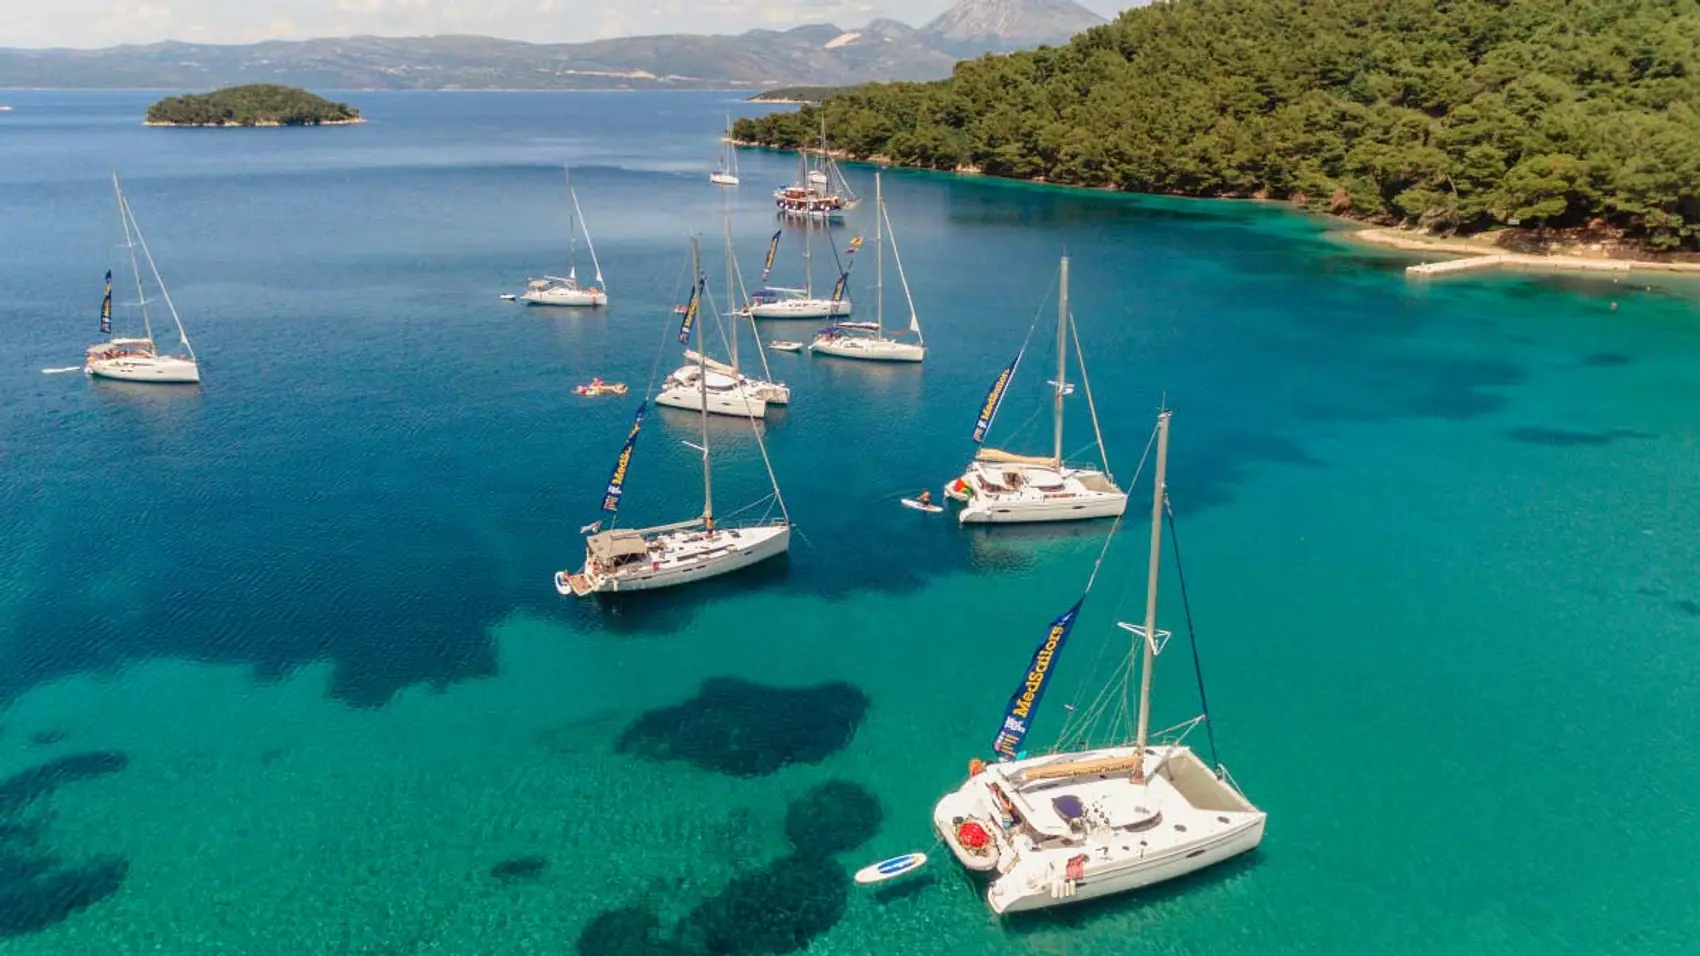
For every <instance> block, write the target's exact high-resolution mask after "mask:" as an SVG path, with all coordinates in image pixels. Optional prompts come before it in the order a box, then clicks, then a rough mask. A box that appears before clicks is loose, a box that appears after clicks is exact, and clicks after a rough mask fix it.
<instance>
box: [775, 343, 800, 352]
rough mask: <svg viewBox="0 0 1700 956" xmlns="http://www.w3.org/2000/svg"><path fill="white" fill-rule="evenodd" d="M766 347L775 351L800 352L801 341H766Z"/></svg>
mask: <svg viewBox="0 0 1700 956" xmlns="http://www.w3.org/2000/svg"><path fill="white" fill-rule="evenodd" d="M767 347H768V348H770V349H772V350H774V351H775V352H801V351H802V350H803V343H801V342H769V343H767Z"/></svg>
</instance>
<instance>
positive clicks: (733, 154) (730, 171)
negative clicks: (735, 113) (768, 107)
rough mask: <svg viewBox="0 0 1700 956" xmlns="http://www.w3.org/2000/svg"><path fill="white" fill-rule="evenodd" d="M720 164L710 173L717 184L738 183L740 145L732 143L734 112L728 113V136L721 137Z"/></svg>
mask: <svg viewBox="0 0 1700 956" xmlns="http://www.w3.org/2000/svg"><path fill="white" fill-rule="evenodd" d="M720 142H721V144H722V146H721V152H720V165H719V166H718V167H716V168H715V170H714V172H712V173H709V174H708V181H709V182H710V183H713V184H714V185H716V186H736V185H738V147H736V146H734V145H733V144H732V114H730V113H728V114H726V136H725V137H724V138H723V139H721V141H720Z"/></svg>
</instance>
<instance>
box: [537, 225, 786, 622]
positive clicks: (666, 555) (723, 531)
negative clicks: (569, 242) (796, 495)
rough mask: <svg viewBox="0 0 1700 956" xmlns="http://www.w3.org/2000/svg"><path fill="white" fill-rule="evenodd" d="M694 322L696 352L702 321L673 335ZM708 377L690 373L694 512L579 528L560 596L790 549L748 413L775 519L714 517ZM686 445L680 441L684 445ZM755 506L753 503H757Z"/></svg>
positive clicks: (686, 576)
mask: <svg viewBox="0 0 1700 956" xmlns="http://www.w3.org/2000/svg"><path fill="white" fill-rule="evenodd" d="M700 262H701V260H700V256H699V254H698V251H697V243H696V240H695V238H693V239H692V240H691V267H692V268H691V272H692V275H693V277H694V278H695V282H694V285H695V288H696V289H697V290H698V292H697V295H696V298H697V300H698V301H700V300H701V298H702V294H701V292H702V290H703V289H704V288H705V287H706V285H707V280H706V279H705V278H704V277H703V274H702V270H701V266H700ZM692 324H695V325H696V335H697V352H698V354H701V352H702V348H703V344H702V324H701V322H699V321H697V316H696V314H695V313H694V312H687V313H686V316H685V327H684V328H682V329H681V330H680V332H681V337H684V336H688V334H689V332H690V328H689V326H690V325H692ZM714 374H715V373H712V372H709V371H708V370H707V369H702V368H699V369H698V376H697V378H696V383H697V387H698V388H699V389H700V390H702V392H703V397H702V400H701V401H699V402H698V405H697V408H698V409H699V412H700V414H701V417H702V444H701V445H691V447H692V448H695V449H696V450H697V451H700V452H701V453H702V514H700V515H698V516H696V517H694V518H689V519H687V520H684V521H677V522H674V523H672V524H665V525H659V526H656V527H653V528H633V529H625V528H610V529H609V530H606V531H601V530H599V529H600V527H601V524H602V522H601V521H597V522H595V523H593V524H591V525H588V526H586V527H585V528H584V529H582V530H584V531H588V532H591V533H590V534H589V536H588V537H586V538H585V541H584V567H583V568H581V569H580V570H579V571H577V572H576V573H575V572H571V571H557V572H556V573H555V590H556V591H558V592H559V593H560V594H562V595H567V594H573V595H577V596H579V597H584V596H586V595H590V594H611V593H620V592H624V591H648V590H654V589H656V588H666V587H674V586H676V585H680V584H689V583H691V582H693V581H701V580H704V579H706V578H712V577H716V576H719V575H722V574H727V573H729V572H732V571H737V570H739V569H741V568H747V567H749V566H750V565H753V564H756V563H758V562H761V561H765V560H767V559H769V558H773V557H777V556H778V555H781V554H784V553H785V552H786V551H787V550H789V548H790V547H791V520H790V516H789V515H788V514H787V513H786V511H785V500H784V498H782V497H781V496H780V493H779V480H778V479H777V478H776V477H775V476H774V474H773V464H772V462H770V461H769V460H768V457H767V446H766V444H765V443H763V442H762V440H761V430H760V429H759V428H757V427H755V422H754V421H753V419H754V418H755V416H753V415H752V416H750V417H751V419H752V421H751V423H750V424H751V430H752V431H754V432H755V436H756V445H757V447H759V448H760V449H761V456H762V462H763V464H765V465H766V466H767V477H768V481H769V482H770V483H771V484H772V486H773V493H772V495H770V496H768V499H766V500H767V501H768V503H769V505H770V512H769V513H770V514H771V508H773V507H777V508H778V510H779V517H777V518H772V517H769V518H766V519H763V520H761V521H758V522H756V523H753V524H746V525H739V526H728V525H725V524H721V523H719V522H717V521H716V520H715V517H714V490H713V489H714V485H713V473H712V469H711V458H710V454H709V446H708V412H709V408H710V404H709V401H708V397H707V393H708V390H709V388H710V376H711V375H714ZM643 415H644V406H643V405H641V404H640V405H639V406H638V410H637V416H636V418H635V419H634V421H633V422H632V430H631V433H630V434H629V435H627V436H626V444H625V447H624V448H623V449H621V451H620V457H619V459H618V460H617V461H616V463H615V465H614V473H613V476H612V477H611V478H610V479H609V481H608V488H607V491H606V493H605V494H604V495H603V498H602V510H603V512H604V513H606V514H608V515H613V514H614V513H615V512H616V511H617V509H618V508H619V504H620V497H621V495H622V494H623V492H624V488H625V482H626V474H627V469H628V468H629V467H630V465H631V458H632V448H633V446H634V445H635V444H636V442H637V437H638V430H639V429H640V428H641V427H642V426H643ZM687 444H688V443H687ZM760 503H761V502H757V504H760Z"/></svg>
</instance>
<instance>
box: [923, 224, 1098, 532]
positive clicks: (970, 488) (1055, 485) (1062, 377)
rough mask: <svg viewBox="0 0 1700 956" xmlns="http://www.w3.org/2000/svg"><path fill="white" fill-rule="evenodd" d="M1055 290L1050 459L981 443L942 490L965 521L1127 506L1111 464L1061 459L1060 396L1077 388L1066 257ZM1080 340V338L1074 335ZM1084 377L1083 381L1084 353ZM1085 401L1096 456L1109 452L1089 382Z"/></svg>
mask: <svg viewBox="0 0 1700 956" xmlns="http://www.w3.org/2000/svg"><path fill="white" fill-rule="evenodd" d="M1059 274H1060V277H1061V278H1060V287H1059V292H1058V295H1057V377H1056V381H1054V382H1051V383H1049V384H1050V385H1051V386H1052V388H1053V390H1054V393H1055V398H1054V401H1053V425H1052V436H1053V437H1052V444H1051V455H1050V457H1048V458H1047V457H1042V456H1038V455H1017V454H1012V453H1010V452H1007V451H1003V450H1002V449H998V448H981V449H980V450H979V452H978V453H977V454H976V455H975V456H974V460H973V461H972V462H970V463H969V464H968V469H967V470H966V471H964V472H963V473H962V476H961V477H959V478H957V479H956V480H955V481H952V482H950V483H949V484H947V485H945V487H944V493H945V496H946V497H948V498H950V499H951V500H953V501H957V502H961V503H962V505H963V507H962V510H961V511H960V512H958V513H957V516H956V517H957V520H958V521H959V522H961V523H962V524H1001V523H1016V522H1023V521H1074V520H1078V519H1083V518H1112V517H1120V515H1121V513H1122V511H1123V510H1125V509H1126V508H1127V492H1125V491H1122V490H1121V489H1120V488H1118V487H1116V482H1115V479H1114V478H1112V477H1111V476H1110V474H1109V472H1108V470H1107V469H1098V468H1086V467H1076V466H1074V465H1070V464H1068V463H1067V462H1065V461H1064V460H1063V443H1062V441H1063V397H1064V396H1066V395H1068V394H1070V393H1072V392H1073V391H1074V386H1073V385H1071V384H1069V383H1068V381H1067V374H1068V340H1069V330H1070V329H1071V328H1072V327H1073V317H1072V316H1071V315H1070V314H1069V310H1068V257H1067V256H1063V257H1062V265H1061V271H1060V273H1059ZM1076 340H1077V341H1076V345H1077V346H1078V336H1076ZM1025 351H1026V346H1025V345H1023V346H1022V349H1021V352H1017V353H1016V356H1015V360H1014V361H1013V362H1011V363H1010V364H1009V365H1008V366H1006V367H1005V368H1004V369H1003V371H1002V372H1000V373H999V374H998V377H997V379H996V380H994V381H993V383H992V387H991V390H990V391H988V392H987V393H986V401H985V402H984V404H983V405H982V406H981V411H980V418H979V421H977V422H976V423H975V425H974V442H975V443H976V444H979V443H981V442H983V441H984V440H985V437H986V432H987V431H988V430H989V429H990V428H991V425H992V419H993V418H994V417H995V416H996V415H997V412H998V407H999V406H1000V405H1002V404H1003V399H1004V396H1005V395H1006V394H1007V393H1008V390H1009V382H1010V379H1012V378H1013V377H1014V376H1015V370H1016V368H1017V367H1019V366H1020V364H1021V355H1022V353H1023V352H1025ZM1080 378H1081V382H1082V384H1086V364H1085V360H1084V357H1082V360H1081V365H1080ZM1086 407H1087V408H1088V409H1089V410H1090V411H1091V413H1092V431H1093V434H1094V435H1097V436H1098V455H1099V458H1100V459H1105V456H1104V439H1103V434H1102V432H1100V431H1099V428H1098V411H1097V409H1096V408H1094V407H1093V405H1092V387H1091V385H1090V384H1086Z"/></svg>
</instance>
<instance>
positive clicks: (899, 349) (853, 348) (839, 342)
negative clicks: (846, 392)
mask: <svg viewBox="0 0 1700 956" xmlns="http://www.w3.org/2000/svg"><path fill="white" fill-rule="evenodd" d="M809 351H811V352H818V353H820V354H821V355H836V356H838V357H839V358H847V359H862V360H863V361H868V362H919V361H921V360H922V359H924V358H926V355H927V350H926V348H925V347H924V346H920V345H916V344H915V343H913V342H897V341H893V340H892V339H876V338H872V337H870V336H859V335H834V336H824V335H823V336H821V337H819V338H817V339H815V341H814V343H813V344H811V345H810V346H809Z"/></svg>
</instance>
